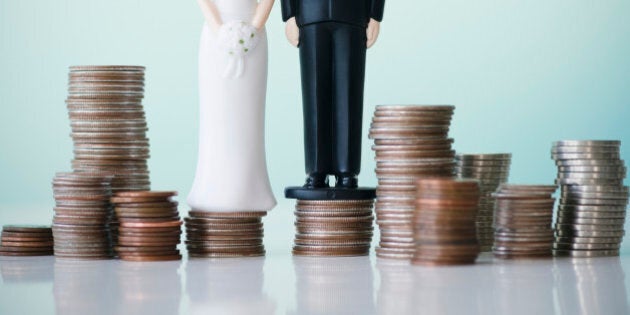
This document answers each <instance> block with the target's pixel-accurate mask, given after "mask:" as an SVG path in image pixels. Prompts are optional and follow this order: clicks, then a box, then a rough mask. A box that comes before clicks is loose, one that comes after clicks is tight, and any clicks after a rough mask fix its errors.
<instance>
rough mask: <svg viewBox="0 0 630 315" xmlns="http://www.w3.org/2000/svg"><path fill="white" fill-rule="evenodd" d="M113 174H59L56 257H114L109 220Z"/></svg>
mask: <svg viewBox="0 0 630 315" xmlns="http://www.w3.org/2000/svg"><path fill="white" fill-rule="evenodd" d="M110 181H111V177H108V176H100V175H95V174H88V173H57V174H56V175H55V178H54V179H53V183H52V185H53V195H54V198H55V208H54V210H55V216H54V218H53V227H52V231H53V236H54V240H55V256H57V257H61V258H73V259H106V258H111V257H112V248H111V240H110V229H109V222H110V219H111V217H112V208H111V205H110V203H109V198H110V197H111V187H110Z"/></svg>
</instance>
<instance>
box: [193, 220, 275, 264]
mask: <svg viewBox="0 0 630 315" xmlns="http://www.w3.org/2000/svg"><path fill="white" fill-rule="evenodd" d="M266 215H267V212H262V211H243V212H208V211H197V210H191V211H190V212H189V213H188V217H187V218H185V219H184V221H185V225H186V248H187V249H188V256H190V257H205V258H228V257H255V256H264V255H265V246H264V245H263V236H264V229H263V223H262V218H263V217H264V216H266Z"/></svg>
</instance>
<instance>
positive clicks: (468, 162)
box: [456, 160, 510, 168]
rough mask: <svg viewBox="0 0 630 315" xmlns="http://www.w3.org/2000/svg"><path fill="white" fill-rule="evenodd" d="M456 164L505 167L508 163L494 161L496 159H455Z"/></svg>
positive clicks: (472, 166) (461, 165) (473, 166)
mask: <svg viewBox="0 0 630 315" xmlns="http://www.w3.org/2000/svg"><path fill="white" fill-rule="evenodd" d="M456 163H457V165H459V166H460V167H467V168H468V167H470V168H476V167H484V168H485V167H507V166H509V165H510V163H508V162H506V161H496V160H456Z"/></svg>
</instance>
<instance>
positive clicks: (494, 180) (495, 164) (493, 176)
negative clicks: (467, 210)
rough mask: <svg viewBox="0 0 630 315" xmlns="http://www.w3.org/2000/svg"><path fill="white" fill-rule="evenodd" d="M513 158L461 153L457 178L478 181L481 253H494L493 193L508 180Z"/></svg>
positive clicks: (478, 235)
mask: <svg viewBox="0 0 630 315" xmlns="http://www.w3.org/2000/svg"><path fill="white" fill-rule="evenodd" d="M511 160H512V155H511V154H509V153H506V154H458V155H457V156H456V157H455V161H456V162H457V168H456V170H457V171H456V172H457V177H459V178H470V179H476V180H478V181H479V192H480V193H481V199H480V200H479V213H478V214H477V240H478V241H479V246H481V251H482V252H488V251H492V244H493V242H494V228H493V227H492V222H493V220H494V214H493V213H494V198H493V197H492V193H493V192H495V191H496V190H497V187H499V185H500V184H503V183H505V182H507V181H508V177H509V174H510V162H511Z"/></svg>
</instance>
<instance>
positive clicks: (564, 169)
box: [558, 166, 627, 174]
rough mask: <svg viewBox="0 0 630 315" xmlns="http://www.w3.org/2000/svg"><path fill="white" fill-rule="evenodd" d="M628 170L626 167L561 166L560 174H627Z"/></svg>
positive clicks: (559, 168)
mask: <svg viewBox="0 0 630 315" xmlns="http://www.w3.org/2000/svg"><path fill="white" fill-rule="evenodd" d="M626 171H627V168H626V167H625V166H560V167H558V172H560V173H599V172H603V173H613V174H615V173H623V174H625V173H626Z"/></svg>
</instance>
